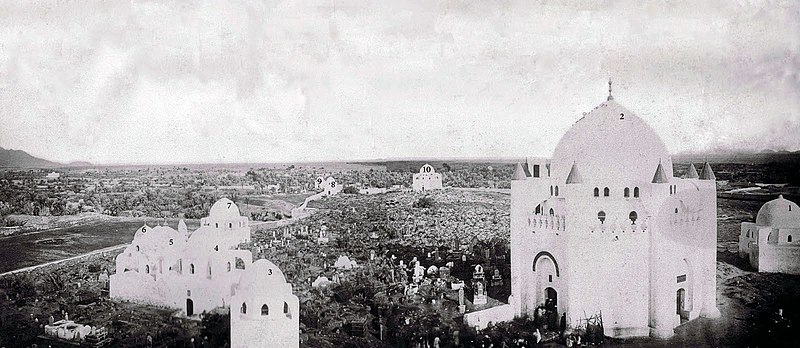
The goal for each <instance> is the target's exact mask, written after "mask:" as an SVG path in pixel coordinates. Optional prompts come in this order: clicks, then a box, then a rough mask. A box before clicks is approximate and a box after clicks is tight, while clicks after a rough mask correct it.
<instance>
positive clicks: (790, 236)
mask: <svg viewBox="0 0 800 348" xmlns="http://www.w3.org/2000/svg"><path fill="white" fill-rule="evenodd" d="M786 242H787V243H791V242H792V235H791V234H790V235H789V236H788V237H786Z"/></svg>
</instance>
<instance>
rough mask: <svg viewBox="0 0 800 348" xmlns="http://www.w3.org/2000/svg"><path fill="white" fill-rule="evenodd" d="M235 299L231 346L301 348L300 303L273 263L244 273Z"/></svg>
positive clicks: (256, 264) (260, 263) (260, 264)
mask: <svg viewBox="0 0 800 348" xmlns="http://www.w3.org/2000/svg"><path fill="white" fill-rule="evenodd" d="M238 285H239V286H238V288H237V289H236V290H235V294H234V295H233V297H232V299H231V301H232V302H231V303H232V305H231V347H232V348H257V347H265V348H266V347H285V348H290V347H299V346H300V301H299V299H298V298H297V296H295V295H294V294H292V284H290V283H287V282H286V277H284V275H283V272H281V270H280V269H279V268H278V267H277V266H275V264H273V263H272V262H270V261H267V260H264V259H261V260H258V261H256V262H254V263H253V264H252V265H251V266H250V267H249V268H248V269H247V271H245V272H244V274H243V275H242V278H241V282H240V283H239V284H238Z"/></svg>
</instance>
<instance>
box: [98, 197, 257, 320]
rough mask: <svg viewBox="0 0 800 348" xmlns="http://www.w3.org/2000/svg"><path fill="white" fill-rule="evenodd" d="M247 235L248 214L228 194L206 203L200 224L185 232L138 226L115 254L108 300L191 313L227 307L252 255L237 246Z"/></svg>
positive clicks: (248, 235) (191, 314)
mask: <svg viewBox="0 0 800 348" xmlns="http://www.w3.org/2000/svg"><path fill="white" fill-rule="evenodd" d="M249 240H250V227H249V224H248V218H247V217H244V216H240V214H239V208H238V207H237V206H236V204H235V203H233V202H232V201H231V200H229V199H227V198H223V199H220V200H219V201H217V202H216V203H214V205H213V206H212V207H211V210H210V212H209V216H208V217H206V218H203V219H201V226H200V228H198V229H197V230H195V231H194V232H191V233H189V231H188V230H187V229H186V224H185V223H183V221H181V222H180V223H179V226H178V230H175V229H172V228H170V227H165V226H156V227H149V226H146V225H145V226H142V227H141V228H139V229H138V230H137V231H136V234H135V235H134V237H133V241H132V242H131V244H130V245H129V246H128V247H127V248H125V250H124V251H123V252H122V253H121V254H119V255H118V256H117V258H116V273H115V274H113V275H111V276H110V277H109V287H110V295H111V298H112V299H116V300H128V301H134V302H138V303H144V304H150V305H157V306H164V307H170V308H176V309H181V310H183V313H184V314H185V315H187V316H194V315H196V314H199V313H202V312H204V311H210V310H212V309H214V308H216V307H227V306H229V304H230V299H231V296H232V295H233V294H234V290H235V289H236V288H237V286H238V284H239V282H240V281H241V277H242V275H243V274H244V272H245V270H246V269H247V267H248V266H249V265H251V264H252V261H253V256H252V254H251V253H250V251H247V250H239V249H237V246H238V245H239V243H244V242H248V241H249Z"/></svg>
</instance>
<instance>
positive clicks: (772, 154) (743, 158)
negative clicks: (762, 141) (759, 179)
mask: <svg viewBox="0 0 800 348" xmlns="http://www.w3.org/2000/svg"><path fill="white" fill-rule="evenodd" d="M705 161H709V162H711V163H743V164H764V163H782V162H795V163H796V162H798V161H800V151H794V152H790V151H763V152H756V153H753V152H750V153H733V152H731V153H705V154H703V153H682V154H678V155H674V156H672V162H675V163H688V162H696V163H702V162H705Z"/></svg>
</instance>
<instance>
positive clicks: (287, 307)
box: [283, 302, 291, 317]
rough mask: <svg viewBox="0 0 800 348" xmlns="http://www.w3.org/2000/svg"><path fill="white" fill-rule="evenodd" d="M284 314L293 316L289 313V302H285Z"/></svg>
mask: <svg viewBox="0 0 800 348" xmlns="http://www.w3.org/2000/svg"><path fill="white" fill-rule="evenodd" d="M283 314H286V316H287V317H289V316H291V314H289V304H288V303H286V302H284V303H283Z"/></svg>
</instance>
